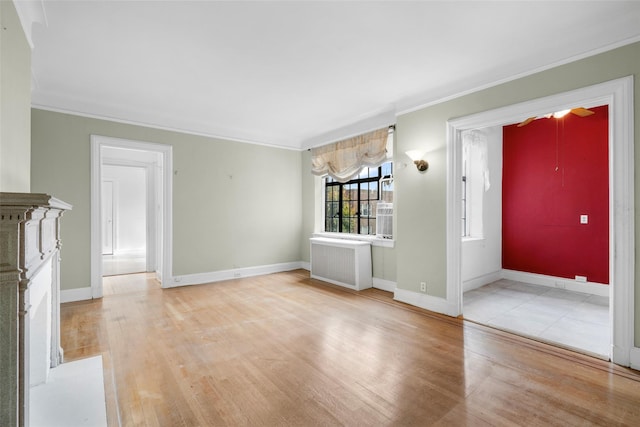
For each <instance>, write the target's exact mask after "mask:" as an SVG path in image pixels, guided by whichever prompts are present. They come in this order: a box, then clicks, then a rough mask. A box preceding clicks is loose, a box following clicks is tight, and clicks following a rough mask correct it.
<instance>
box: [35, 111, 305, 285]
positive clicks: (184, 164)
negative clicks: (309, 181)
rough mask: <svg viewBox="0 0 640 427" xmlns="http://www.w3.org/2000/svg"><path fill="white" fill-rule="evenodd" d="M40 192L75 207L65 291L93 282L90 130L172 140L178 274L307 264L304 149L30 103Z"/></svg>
mask: <svg viewBox="0 0 640 427" xmlns="http://www.w3.org/2000/svg"><path fill="white" fill-rule="evenodd" d="M31 124H32V131H31V134H32V154H31V158H32V169H31V171H32V173H31V182H32V190H33V191H34V192H46V193H49V194H52V195H55V196H56V197H58V198H60V199H62V200H64V201H65V202H68V203H71V204H72V205H73V210H72V211H70V212H67V213H65V216H64V218H63V221H62V242H63V246H62V268H61V270H62V271H61V274H62V278H61V281H62V285H61V287H62V289H73V288H82V287H88V286H90V204H91V201H90V171H91V169H90V135H91V134H95V135H102V136H110V137H116V138H125V139H132V140H137V141H145V142H154V143H160V144H169V145H172V146H173V160H174V175H173V238H174V245H173V256H174V261H173V274H174V275H186V274H194V273H207V272H215V271H221V270H229V269H234V268H243V267H253V266H262V265H271V264H277V263H284V262H296V261H300V241H301V233H302V189H301V182H302V179H301V154H300V152H298V151H292V150H285V149H278V148H272V147H265V146H259V145H250V144H243V143H238V142H231V141H225V140H220V139H213V138H206V137H202V136H195V135H187V134H182V133H178V132H170V131H164V130H158V129H151V128H146V127H142V126H135V125H127V124H122V123H115V122H110V121H106V120H98V119H91V118H86V117H80V116H75V115H70V114H61V113H55V112H50V111H43V110H38V109H33V110H32V118H31Z"/></svg>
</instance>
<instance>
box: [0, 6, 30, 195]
mask: <svg viewBox="0 0 640 427" xmlns="http://www.w3.org/2000/svg"><path fill="white" fill-rule="evenodd" d="M0 24H1V25H0V191H10V192H19V193H28V192H29V191H30V183H29V178H30V174H29V170H30V167H31V160H30V157H29V156H30V153H31V148H30V145H31V135H30V132H31V130H30V129H31V128H30V120H31V48H30V47H29V44H28V43H27V39H26V37H25V35H24V31H23V30H22V26H21V24H20V19H19V18H18V14H17V12H16V8H15V6H14V4H13V2H12V1H0Z"/></svg>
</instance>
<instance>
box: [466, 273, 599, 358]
mask: <svg viewBox="0 0 640 427" xmlns="http://www.w3.org/2000/svg"><path fill="white" fill-rule="evenodd" d="M463 315H464V318H465V319H467V320H471V321H473V322H478V323H481V324H485V325H488V326H492V327H495V328H498V329H502V330H506V331H511V332H514V333H517V334H520V335H523V336H528V337H532V338H534V339H539V340H542V341H546V342H551V343H557V344H560V345H562V346H565V347H568V348H571V349H575V350H577V351H580V352H583V353H586V354H590V355H593V356H596V357H599V358H602V359H605V360H609V355H610V352H611V326H610V316H609V298H608V297H603V296H596V295H590V294H585V293H580V292H572V291H568V290H565V289H558V288H550V287H546V286H538V285H532V284H529V283H523V282H516V281H513V280H506V279H502V280H498V281H496V282H493V283H490V284H488V285H485V286H483V287H481V288H478V289H474V290H471V291H467V292H465V293H464V297H463Z"/></svg>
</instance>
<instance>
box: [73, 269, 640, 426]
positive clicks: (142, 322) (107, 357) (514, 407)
mask: <svg viewBox="0 0 640 427" xmlns="http://www.w3.org/2000/svg"><path fill="white" fill-rule="evenodd" d="M149 277H150V276H147V275H145V274H142V275H135V276H116V277H113V278H109V279H107V280H105V297H104V298H103V299H101V300H94V301H88V302H78V303H68V304H63V307H62V327H63V330H62V344H63V348H64V350H65V358H66V360H74V359H80V358H84V357H89V356H94V355H98V354H101V355H102V356H103V360H104V366H105V388H106V395H107V416H108V420H109V424H110V425H118V424H119V423H120V424H121V425H123V426H132V425H141V426H147V425H148V426H225V425H229V426H235V425H248V426H320V425H322V426H332V425H344V426H383V425H397V426H417V425H419V426H429V425H441V426H445V425H446V426H461V425H471V426H489V425H503V426H507V425H526V426H537V425H540V426H550V425H562V426H568V425H606V426H613V425H629V426H634V425H635V426H637V425H640V404H639V402H640V373H639V372H637V371H633V370H629V369H625V368H621V367H618V366H616V365H612V364H610V363H608V362H605V361H602V360H598V359H595V358H591V357H588V356H585V355H580V354H577V353H573V352H571V351H568V350H564V349H560V348H555V347H552V346H549V345H546V344H542V343H538V342H535V341H532V340H528V339H526V338H521V337H517V336H514V335H511V334H508V333H505V332H500V331H497V330H493V329H491V328H488V327H484V326H481V325H477V324H473V323H470V322H464V321H462V320H460V319H453V318H448V317H445V316H440V315H437V314H433V313H430V312H427V311H424V310H421V309H417V308H415V307H411V306H408V305H404V304H401V303H398V302H395V301H393V300H392V299H391V297H390V294H388V293H385V292H382V291H378V290H375V289H371V290H366V291H362V292H360V293H356V292H352V291H348V290H343V289H342V288H338V287H335V286H332V285H328V284H324V283H322V282H319V281H317V280H311V279H310V278H309V273H308V272H306V271H303V270H300V271H294V272H289V273H280V274H273V275H268V276H261V277H255V278H246V279H238V280H233V281H228V282H220V283H216V284H209V285H201V286H187V287H183V288H174V289H166V290H161V289H160V288H159V286H158V285H157V283H156V282H155V281H153V280H152V279H150V278H149Z"/></svg>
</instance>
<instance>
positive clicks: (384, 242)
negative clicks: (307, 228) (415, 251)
mask: <svg viewBox="0 0 640 427" xmlns="http://www.w3.org/2000/svg"><path fill="white" fill-rule="evenodd" d="M313 237H327V238H330V239H344V240H359V241H361V242H369V243H371V245H372V246H379V247H383V248H393V247H394V246H395V240H393V239H382V238H379V237H376V236H364V235H359V234H347V233H325V232H322V233H313Z"/></svg>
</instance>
